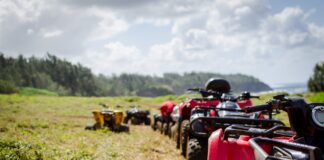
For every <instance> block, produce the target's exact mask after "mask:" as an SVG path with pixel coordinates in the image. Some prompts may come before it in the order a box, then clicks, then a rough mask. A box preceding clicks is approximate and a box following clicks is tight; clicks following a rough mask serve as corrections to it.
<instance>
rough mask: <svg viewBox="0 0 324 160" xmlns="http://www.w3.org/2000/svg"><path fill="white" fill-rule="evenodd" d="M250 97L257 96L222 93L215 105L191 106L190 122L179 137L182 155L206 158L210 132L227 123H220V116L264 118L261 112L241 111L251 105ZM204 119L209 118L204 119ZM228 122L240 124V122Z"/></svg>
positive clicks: (194, 158) (193, 159)
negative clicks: (236, 95)
mask: <svg viewBox="0 0 324 160" xmlns="http://www.w3.org/2000/svg"><path fill="white" fill-rule="evenodd" d="M204 92H208V93H209V94H215V92H211V91H204ZM218 95H219V93H216V94H215V96H214V97H216V96H218ZM218 97H219V96H218ZM251 98H259V97H258V96H251V95H250V93H249V92H243V93H242V95H241V96H238V97H235V96H233V95H232V94H225V93H223V94H222V96H221V97H220V98H219V99H218V100H219V101H220V103H219V104H218V105H217V106H212V105H211V106H209V107H201V106H197V107H195V108H193V109H192V111H191V116H190V121H189V122H190V124H188V125H187V126H186V127H185V129H184V130H183V134H182V136H183V137H182V138H181V139H182V140H183V141H181V145H182V153H183V155H185V156H186V157H187V158H188V159H189V160H196V159H206V158H207V147H208V145H207V142H208V137H209V135H210V133H212V132H213V131H215V130H217V129H219V128H224V126H226V125H227V123H226V124H224V123H221V122H222V121H219V119H221V118H224V119H226V118H232V117H234V118H245V119H264V116H263V114H260V113H243V112H242V109H244V108H246V107H250V106H252V101H251ZM204 119H209V120H207V121H204ZM210 120H213V121H210ZM215 120H216V121H215ZM214 122H216V123H214ZM276 122H277V121H276ZM228 123H229V122H228ZM253 123H255V121H253ZM229 124H241V122H237V123H229ZM189 126H190V127H189Z"/></svg>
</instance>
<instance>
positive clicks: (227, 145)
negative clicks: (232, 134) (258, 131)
mask: <svg viewBox="0 0 324 160" xmlns="http://www.w3.org/2000/svg"><path fill="white" fill-rule="evenodd" d="M223 134H224V133H223V130H222V129H218V130H217V131H215V132H213V133H212V134H211V136H210V137H209V139H208V160H254V159H255V157H254V152H253V149H252V148H251V147H250V145H249V143H248V141H249V140H250V137H249V136H240V138H239V139H233V138H229V139H228V140H222V137H223ZM273 139H276V140H282V141H293V137H274V138H273ZM261 147H262V148H263V150H264V151H265V152H267V153H270V151H271V148H272V146H270V145H264V144H261Z"/></svg>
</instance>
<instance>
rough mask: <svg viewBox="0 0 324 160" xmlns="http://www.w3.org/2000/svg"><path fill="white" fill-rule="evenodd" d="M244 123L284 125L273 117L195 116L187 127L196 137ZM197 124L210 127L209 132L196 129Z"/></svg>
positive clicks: (264, 126) (268, 125)
mask: <svg viewBox="0 0 324 160" xmlns="http://www.w3.org/2000/svg"><path fill="white" fill-rule="evenodd" d="M235 124H237V125H245V126H249V127H256V128H271V127H273V126H275V125H280V126H284V123H283V122H281V121H279V120H273V119H251V118H241V117H230V118H229V117H197V118H195V119H192V120H191V122H190V125H189V126H188V127H190V128H187V129H189V131H190V133H191V134H192V135H194V136H197V137H209V135H210V133H211V131H215V130H217V129H219V128H222V129H225V128H227V127H229V126H231V125H235ZM197 125H202V126H205V125H207V126H208V127H210V131H209V132H204V131H201V130H200V131H199V130H198V131H197V130H196V129H195V128H196V126H197Z"/></svg>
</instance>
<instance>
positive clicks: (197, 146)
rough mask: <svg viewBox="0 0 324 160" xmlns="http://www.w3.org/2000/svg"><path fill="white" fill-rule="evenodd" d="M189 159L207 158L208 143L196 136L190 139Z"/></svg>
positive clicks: (188, 147)
mask: <svg viewBox="0 0 324 160" xmlns="http://www.w3.org/2000/svg"><path fill="white" fill-rule="evenodd" d="M187 159H188V160H201V159H207V143H206V142H204V141H203V140H199V139H196V138H192V139H189V142H188V146H187Z"/></svg>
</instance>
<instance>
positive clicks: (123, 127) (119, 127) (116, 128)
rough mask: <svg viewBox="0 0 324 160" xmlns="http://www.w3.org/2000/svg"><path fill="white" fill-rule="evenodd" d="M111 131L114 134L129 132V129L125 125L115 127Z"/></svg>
mask: <svg viewBox="0 0 324 160" xmlns="http://www.w3.org/2000/svg"><path fill="white" fill-rule="evenodd" d="M112 129H113V131H115V132H129V127H128V126H127V125H121V126H116V127H114V128H112Z"/></svg>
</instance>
